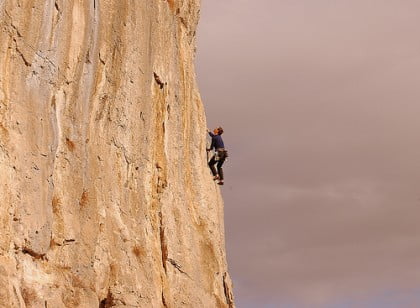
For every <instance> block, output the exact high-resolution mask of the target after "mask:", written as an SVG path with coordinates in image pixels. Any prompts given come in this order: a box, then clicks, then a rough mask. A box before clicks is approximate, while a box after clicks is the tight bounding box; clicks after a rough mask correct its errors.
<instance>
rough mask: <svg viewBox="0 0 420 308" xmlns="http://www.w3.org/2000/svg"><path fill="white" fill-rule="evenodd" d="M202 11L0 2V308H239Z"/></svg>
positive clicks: (154, 2) (72, 1)
mask: <svg viewBox="0 0 420 308" xmlns="http://www.w3.org/2000/svg"><path fill="white" fill-rule="evenodd" d="M198 2H199V0H147V1H134V0H133V1H128V0H121V1H113V0H90V1H87V0H2V1H0V20H1V28H0V42H1V44H0V177H1V186H0V203H1V206H0V228H1V236H0V305H1V307H25V306H26V307H54V308H55V307H183V306H185V307H233V303H232V294H231V283H230V279H229V276H228V274H227V265H226V258H225V250H224V247H225V244H224V230H223V201H222V199H221V196H220V193H219V191H218V189H217V187H216V185H215V184H214V183H213V181H212V179H211V176H210V174H209V170H208V167H207V165H206V153H205V146H206V140H205V129H206V122H205V115H204V110H203V106H202V104H201V101H200V97H199V94H198V91H197V87H196V83H195V73H194V67H193V58H194V52H195V50H194V49H195V30H196V25H197V21H198V15H199V3H198Z"/></svg>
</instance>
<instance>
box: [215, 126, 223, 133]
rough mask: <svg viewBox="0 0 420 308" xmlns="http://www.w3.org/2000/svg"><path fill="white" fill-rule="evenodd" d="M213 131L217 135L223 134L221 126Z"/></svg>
mask: <svg viewBox="0 0 420 308" xmlns="http://www.w3.org/2000/svg"><path fill="white" fill-rule="evenodd" d="M215 131H217V134H218V135H221V134H223V128H222V127H221V126H219V127H218V128H216V129H215Z"/></svg>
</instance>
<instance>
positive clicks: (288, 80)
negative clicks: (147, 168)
mask: <svg viewBox="0 0 420 308" xmlns="http://www.w3.org/2000/svg"><path fill="white" fill-rule="evenodd" d="M198 38H199V40H198V57H197V75H198V80H199V85H200V90H201V94H202V98H203V101H204V104H205V107H206V111H207V119H208V124H209V126H210V127H211V128H213V127H215V126H216V125H222V126H223V127H224V129H225V134H224V140H225V144H226V146H227V148H228V150H229V154H230V158H229V160H228V162H227V163H226V166H225V173H226V185H225V186H224V187H223V194H224V199H225V215H226V217H225V218H226V222H225V223H226V236H227V253H228V261H229V267H230V272H231V275H232V278H233V280H234V284H235V296H236V302H237V306H238V308H261V307H311V308H312V307H339V308H341V307H358V308H359V307H378V308H379V307H380V308H383V307H398V308H401V307H403V308H405V307H420V0H416V1H414V0H381V1H380V0H345V1H344V0H334V1H333V0H316V1H315V0H258V1H256V0H202V11H201V23H200V26H199V31H198Z"/></svg>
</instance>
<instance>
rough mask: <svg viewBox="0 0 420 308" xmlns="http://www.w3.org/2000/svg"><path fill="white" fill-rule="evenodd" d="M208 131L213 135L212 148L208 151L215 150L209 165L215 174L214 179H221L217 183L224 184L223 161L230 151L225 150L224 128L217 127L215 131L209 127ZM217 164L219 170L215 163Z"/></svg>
mask: <svg viewBox="0 0 420 308" xmlns="http://www.w3.org/2000/svg"><path fill="white" fill-rule="evenodd" d="M207 132H208V133H209V135H210V137H211V145H210V148H209V149H207V152H209V151H211V150H213V149H214V150H215V154H214V155H213V157H212V158H211V159H210V161H209V167H210V170H211V173H212V174H213V179H214V180H219V182H218V183H217V184H219V185H223V184H224V183H223V180H224V178H223V168H222V166H223V163H224V162H225V160H226V158H227V157H228V153H227V151H226V150H225V145H224V143H223V139H222V136H221V135H222V134H223V128H221V127H218V128H215V129H214V131H213V133H212V132H211V131H210V130H209V129H207ZM215 164H217V171H216V168H215V167H214V165H215Z"/></svg>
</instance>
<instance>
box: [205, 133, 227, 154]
mask: <svg viewBox="0 0 420 308" xmlns="http://www.w3.org/2000/svg"><path fill="white" fill-rule="evenodd" d="M209 135H210V137H211V146H210V150H213V149H216V150H217V149H223V148H224V147H225V144H224V143H223V139H222V136H220V135H215V134H213V133H212V132H209Z"/></svg>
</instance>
